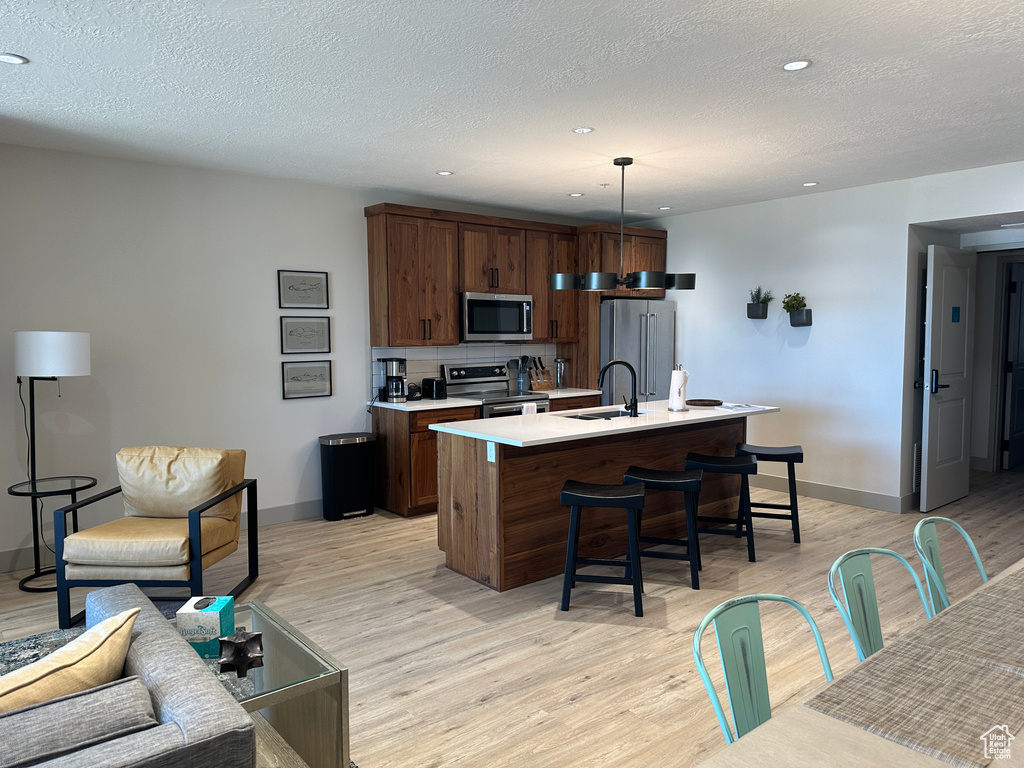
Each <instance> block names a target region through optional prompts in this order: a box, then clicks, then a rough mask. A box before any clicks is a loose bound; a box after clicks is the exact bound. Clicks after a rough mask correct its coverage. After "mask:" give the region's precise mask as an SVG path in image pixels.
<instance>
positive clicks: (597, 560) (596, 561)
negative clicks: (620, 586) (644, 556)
mask: <svg viewBox="0 0 1024 768" xmlns="http://www.w3.org/2000/svg"><path fill="white" fill-rule="evenodd" d="M576 565H578V566H579V565H610V566H613V567H616V568H620V567H623V566H625V567H627V568H628V567H629V560H609V559H607V558H601V557H577V558H576ZM576 578H579V576H577V577H576Z"/></svg>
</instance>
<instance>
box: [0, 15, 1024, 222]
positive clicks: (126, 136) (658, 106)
mask: <svg viewBox="0 0 1024 768" xmlns="http://www.w3.org/2000/svg"><path fill="white" fill-rule="evenodd" d="M0 50H5V51H12V52H15V53H20V54H23V55H24V56H27V57H28V58H29V59H30V60H31V63H29V64H28V65H23V66H9V65H3V64H0V142H4V143H10V144H20V145H26V146H34V147H44V148H51V149H61V150H71V151H78V152H87V153H94V154H101V155H108V156H114V157H125V158H136V159H145V160H154V161H158V162H166V163H179V164H187V165H195V166H202V167H211V168H222V169H232V170H237V171H244V172H250V173H255V174H261V175H268V176H277V177H284V178H291V179H300V180H307V181H314V182H321V183H325V184H332V185H339V186H344V187H353V188H360V189H367V190H371V191H372V192H373V194H374V195H376V196H377V197H378V198H379V199H380V200H381V201H385V200H387V199H389V198H394V197H396V196H408V195H423V196H429V197H433V198H444V199H449V200H453V201H467V202H469V201H472V202H474V203H478V204H482V205H488V206H499V207H503V208H512V209H519V210H522V211H524V212H547V213H550V214H553V215H558V216H564V217H571V218H581V219H596V220H612V221H616V220H617V219H618V209H619V170H618V169H617V168H615V167H614V166H613V165H612V162H611V160H612V158H614V157H616V156H619V155H631V156H633V157H634V158H635V159H636V163H635V165H633V166H632V167H631V168H629V169H627V171H626V208H627V210H628V211H630V214H629V218H630V219H631V220H639V219H642V218H644V216H658V215H673V214H677V213H685V212H689V211H698V210H706V209H710V208H719V207H723V206H729V205H736V204H740V203H747V202H752V201H758V200H766V199H772V198H778V197H790V196H794V195H804V194H814V193H815V192H816V191H823V190H830V189H838V188H844V187H852V186H858V185H863V184H870V183H874V182H881V181H889V180H895V179H901V178H910V177H914V176H921V175H925V174H931V173H939V172H944V171H951V170H957V169H963V168H972V167H979V166H985V165H993V164H997V163H1005V162H1009V161H1016V160H1024V142H1022V141H1021V137H1022V136H1024V109H1022V104H1024V2H1021V0H861V2H849V0H843V2H839V1H838V0H644V1H643V2H637V1H636V0H611V1H605V0H560V1H558V2H551V0H362V1H361V2H341V1H339V0H251V1H250V0H204V1H200V0H102V2H91V1H90V2H85V1H83V0H0ZM795 58H807V59H810V60H811V61H812V62H813V64H812V66H811V67H810V68H808V69H806V70H804V71H802V72H797V73H786V72H784V71H783V70H782V64H783V63H785V62H787V61H789V60H792V59H795ZM579 125H587V126H592V127H593V128H594V131H593V133H591V134H589V135H585V136H580V135H576V134H574V133H572V130H571V129H572V128H573V127H575V126H579ZM440 169H448V170H452V171H454V172H455V175H454V176H450V177H447V178H444V177H439V176H437V175H436V173H435V172H436V171H438V170H440ZM805 181H817V182H819V186H817V187H814V188H811V189H805V188H804V187H803V186H802V182H805ZM569 192H583V193H584V196H583V197H581V198H570V197H568V193H569ZM665 205H667V206H671V207H672V210H671V212H670V213H668V214H666V213H664V212H659V211H658V207H659V206H665Z"/></svg>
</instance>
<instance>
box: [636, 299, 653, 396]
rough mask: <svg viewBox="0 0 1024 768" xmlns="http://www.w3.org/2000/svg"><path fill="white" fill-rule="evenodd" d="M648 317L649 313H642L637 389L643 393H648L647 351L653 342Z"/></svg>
mask: <svg viewBox="0 0 1024 768" xmlns="http://www.w3.org/2000/svg"><path fill="white" fill-rule="evenodd" d="M648 317H649V315H647V313H645V312H642V313H641V314H640V360H639V361H638V362H639V363H640V365H638V366H637V368H638V371H637V376H639V378H640V381H639V382H638V384H639V386H638V387H637V391H638V392H639V394H641V395H646V394H647V351H648V347H649V345H650V343H651V339H650V330H651V328H650V324H649V323H647V322H645V321H646V320H647V319H648Z"/></svg>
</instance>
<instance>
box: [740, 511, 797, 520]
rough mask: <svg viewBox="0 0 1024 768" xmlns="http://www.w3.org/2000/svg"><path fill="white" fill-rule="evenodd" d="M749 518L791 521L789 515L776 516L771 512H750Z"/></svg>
mask: <svg viewBox="0 0 1024 768" xmlns="http://www.w3.org/2000/svg"><path fill="white" fill-rule="evenodd" d="M750 516H751V517H767V518H769V519H771V520H792V519H793V518H792V516H790V515H776V514H774V513H772V512H751V513H750Z"/></svg>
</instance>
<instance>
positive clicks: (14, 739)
mask: <svg viewBox="0 0 1024 768" xmlns="http://www.w3.org/2000/svg"><path fill="white" fill-rule="evenodd" d="M155 725H157V720H156V716H155V715H154V714H153V702H152V700H151V699H150V697H149V691H147V690H146V686H145V685H143V684H142V681H141V680H140V679H139V678H138V677H125V678H122V679H120V680H115V681H114V682H112V683H107V684H106V685H101V686H99V687H98V688H90V689H89V690H87V691H78V692H77V693H72V694H70V695H69V696H62V697H61V698H59V699H53V700H51V701H46V702H42V703H40V704H34V705H32V706H30V707H26V708H24V709H19V710H15V711H13V712H6V713H3V714H0V744H3V749H0V768H20V766H28V765H34V764H35V763H37V762H38V761H41V760H51V759H53V758H55V757H58V756H60V755H63V754H67V753H69V752H74V751H77V750H79V749H84V748H85V747H90V746H92V745H94V744H99V743H101V742H104V741H109V740H110V739H117V738H121V737H122V736H126V735H127V734H130V733H135V732H136V731H141V730H144V729H146V728H152V727H153V726H155Z"/></svg>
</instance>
